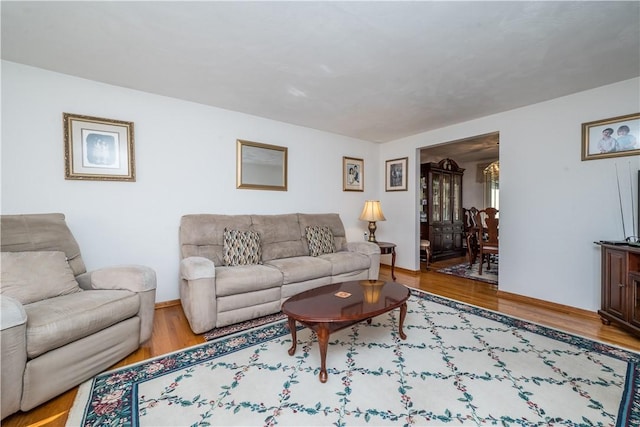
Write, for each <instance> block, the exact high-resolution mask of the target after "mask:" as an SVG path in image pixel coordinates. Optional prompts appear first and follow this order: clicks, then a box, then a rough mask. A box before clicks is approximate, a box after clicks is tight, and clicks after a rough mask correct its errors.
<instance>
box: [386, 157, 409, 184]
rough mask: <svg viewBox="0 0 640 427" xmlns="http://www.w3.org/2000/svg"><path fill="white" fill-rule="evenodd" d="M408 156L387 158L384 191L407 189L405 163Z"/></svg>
mask: <svg viewBox="0 0 640 427" xmlns="http://www.w3.org/2000/svg"><path fill="white" fill-rule="evenodd" d="M408 160H409V158H408V157H403V158H401V159H393V160H387V162H386V168H385V176H386V178H385V191H407V163H408Z"/></svg>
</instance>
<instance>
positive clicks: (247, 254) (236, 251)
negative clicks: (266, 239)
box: [223, 229, 262, 266]
mask: <svg viewBox="0 0 640 427" xmlns="http://www.w3.org/2000/svg"><path fill="white" fill-rule="evenodd" d="M223 239H224V248H223V260H224V265H227V266H229V265H232V266H233V265H251V264H260V263H261V262H262V251H261V249H260V235H259V234H258V233H256V232H255V231H250V230H245V231H242V230H227V229H225V230H224V236H223Z"/></svg>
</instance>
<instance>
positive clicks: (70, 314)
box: [0, 213, 156, 419]
mask: <svg viewBox="0 0 640 427" xmlns="http://www.w3.org/2000/svg"><path fill="white" fill-rule="evenodd" d="M0 236H1V242H0V247H1V250H2V253H1V256H2V259H1V264H0V267H1V269H2V274H1V276H0V303H1V307H0V310H1V312H0V314H1V316H0V317H1V319H0V320H1V324H0V329H1V336H0V340H1V352H2V353H1V360H2V363H1V376H2V378H1V387H2V388H1V393H2V395H1V398H0V401H1V412H0V415H1V418H2V419H3V418H5V417H7V416H8V415H11V414H13V413H14V412H17V411H19V410H22V411H28V410H30V409H32V408H34V407H36V406H37V405H40V404H41V403H44V402H46V401H47V400H49V399H51V398H53V397H55V396H57V395H59V394H61V393H63V392H64V391H66V390H68V389H70V388H73V387H75V386H77V385H78V384H80V383H82V382H83V381H85V380H87V379H89V378H91V377H93V376H94V375H96V374H98V373H100V372H102V371H104V370H105V369H107V368H109V367H110V366H112V365H113V364H115V363H116V362H118V361H119V360H121V359H123V358H124V357H125V356H127V355H128V354H130V353H132V352H134V351H135V350H136V349H137V348H138V347H139V346H140V344H142V343H143V342H145V341H146V340H148V339H149V338H150V337H151V331H152V328H153V316H154V308H155V294H156V274H155V271H154V270H152V269H150V268H148V267H144V266H137V265H126V266H117V267H110V268H103V269H100V270H95V271H91V272H87V271H86V268H85V265H84V262H83V260H82V257H81V255H80V249H79V247H78V244H77V242H76V240H75V238H74V237H73V235H72V234H71V231H70V230H69V228H68V227H67V224H66V222H65V217H64V215H63V214H58V213H54V214H32V215H2V216H1V217H0Z"/></svg>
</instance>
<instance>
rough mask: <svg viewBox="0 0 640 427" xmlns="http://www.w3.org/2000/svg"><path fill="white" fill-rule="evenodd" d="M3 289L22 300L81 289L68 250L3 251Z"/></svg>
mask: <svg viewBox="0 0 640 427" xmlns="http://www.w3.org/2000/svg"><path fill="white" fill-rule="evenodd" d="M1 256H2V258H1V259H0V269H1V275H0V292H1V293H2V294H3V295H7V296H10V297H12V298H15V299H17V300H18V301H20V302H21V303H22V304H30V303H32V302H36V301H40V300H44V299H47V298H52V297H57V296H60V295H67V294H72V293H75V292H80V290H81V289H80V287H79V286H78V282H77V281H76V279H75V277H74V276H73V271H72V270H71V267H69V264H68V263H67V258H66V255H65V254H64V252H60V251H42V252H2V255H1Z"/></svg>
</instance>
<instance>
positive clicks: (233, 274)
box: [179, 213, 380, 334]
mask: <svg viewBox="0 0 640 427" xmlns="http://www.w3.org/2000/svg"><path fill="white" fill-rule="evenodd" d="M307 227H328V228H329V229H330V230H331V233H332V235H333V240H334V245H335V252H334V253H325V254H322V255H319V256H315V257H313V256H310V251H309V243H308V241H307V236H306V228H307ZM225 228H226V229H234V230H244V231H254V232H257V233H258V234H259V235H260V243H261V249H262V262H263V265H239V266H225V264H224V259H223V243H224V239H223V235H224V230H225ZM179 240H180V257H181V260H180V300H181V302H182V308H183V310H184V312H185V315H186V317H187V319H188V321H189V325H190V327H191V329H192V330H193V332H195V333H196V334H200V333H204V332H207V331H209V330H211V329H213V328H216V327H221V326H225V325H229V324H232V323H237V322H241V321H244V320H249V319H253V318H256V317H260V316H264V315H267V314H272V313H277V312H278V311H280V308H281V305H282V302H284V300H286V299H287V298H289V297H291V296H292V295H295V294H297V293H300V292H302V291H305V290H308V289H312V288H315V287H318V286H323V285H328V284H330V283H338V282H341V281H348V280H377V279H378V273H379V272H380V248H379V247H378V245H376V244H374V243H370V242H365V241H358V242H347V239H346V234H345V230H344V225H343V224H342V220H341V219H340V216H339V215H338V214H335V213H322V214H301V213H292V214H280V215H216V214H194V215H185V216H183V217H182V218H181V221H180V232H179Z"/></svg>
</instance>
